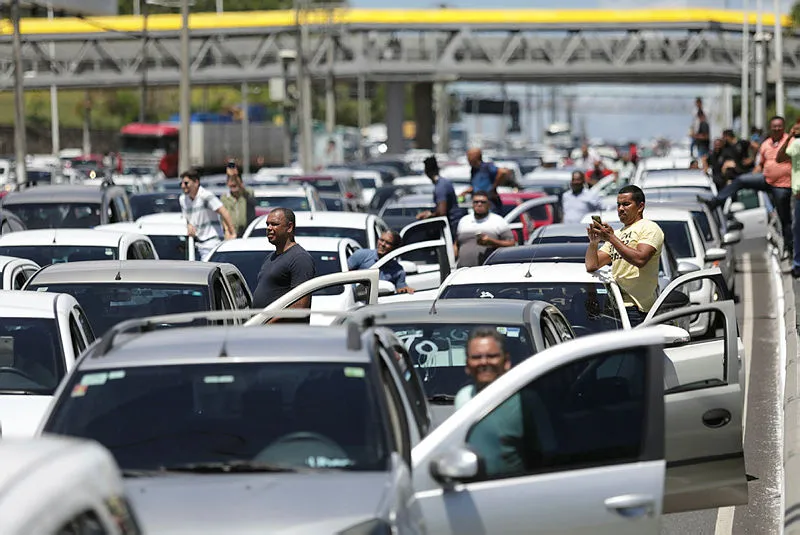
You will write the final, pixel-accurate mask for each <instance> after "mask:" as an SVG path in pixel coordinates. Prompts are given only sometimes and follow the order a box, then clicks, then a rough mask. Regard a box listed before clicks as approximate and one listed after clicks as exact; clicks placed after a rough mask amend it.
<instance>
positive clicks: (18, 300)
mask: <svg viewBox="0 0 800 535" xmlns="http://www.w3.org/2000/svg"><path fill="white" fill-rule="evenodd" d="M64 295H65V294H60V293H50V292H29V291H24V290H3V291H2V292H0V317H4V318H51V319H52V318H55V317H56V315H55V308H56V301H58V299H59V296H64Z"/></svg>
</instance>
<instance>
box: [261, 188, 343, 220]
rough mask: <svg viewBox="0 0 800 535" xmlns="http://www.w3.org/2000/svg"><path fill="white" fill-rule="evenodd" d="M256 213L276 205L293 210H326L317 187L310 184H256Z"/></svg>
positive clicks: (267, 210) (262, 212)
mask: <svg viewBox="0 0 800 535" xmlns="http://www.w3.org/2000/svg"><path fill="white" fill-rule="evenodd" d="M253 197H254V200H255V204H256V215H262V214H264V213H266V212H269V210H271V209H273V208H277V207H279V206H280V207H283V208H289V209H290V210H293V211H294V212H307V211H310V212H320V211H327V210H328V209H327V208H326V207H325V203H324V202H323V201H322V199H321V198H320V196H319V193H318V192H317V189H316V188H315V187H314V186H312V185H310V184H300V185H287V186H256V187H254V188H253Z"/></svg>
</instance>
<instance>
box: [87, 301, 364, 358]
mask: <svg viewBox="0 0 800 535" xmlns="http://www.w3.org/2000/svg"><path fill="white" fill-rule="evenodd" d="M262 312H264V310H263V309H258V308H248V309H241V310H207V311H199V312H184V313H182V314H164V315H160V316H150V317H147V318H136V319H130V320H127V321H123V322H120V323H118V324H116V325H114V326H113V327H111V328H110V329H109V330H108V331H107V332H106V333H105V334H104V335H103V336H101V337H100V338H99V339H98V341H97V345H96V349H95V351H94V353H93V358H96V357H102V356H105V355H107V354H108V352H109V351H111V349H113V347H114V341H115V339H116V338H117V336H119V335H121V334H125V333H129V332H134V333H146V332H150V331H153V330H156V329H157V328H158V327H163V326H165V325H175V324H191V323H192V322H194V321H197V320H207V321H220V320H236V319H248V318H251V317H253V316H256V315H258V314H261V313H262ZM349 312H351V311H346V310H311V309H308V308H290V309H283V310H275V311H271V312H270V317H271V318H292V319H294V318H307V317H309V316H310V315H312V314H315V315H322V316H336V317H341V316H347V321H346V322H345V324H344V325H345V326H346V327H347V348H348V349H350V350H351V351H358V350H359V349H361V332H362V331H363V330H364V329H367V328H370V327H373V326H374V325H375V318H376V317H379V316H378V315H377V314H367V315H364V316H362V317H360V318H359V320H360V321H353V319H352V316H349V315H348V313H349ZM185 326H186V327H207V325H185ZM234 327H241V328H247V327H248V326H245V325H237V326H234Z"/></svg>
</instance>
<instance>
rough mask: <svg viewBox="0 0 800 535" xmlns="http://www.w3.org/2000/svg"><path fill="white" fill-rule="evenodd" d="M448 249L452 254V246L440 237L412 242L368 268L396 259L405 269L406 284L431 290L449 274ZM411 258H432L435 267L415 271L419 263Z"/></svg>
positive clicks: (375, 267) (418, 288) (419, 288)
mask: <svg viewBox="0 0 800 535" xmlns="http://www.w3.org/2000/svg"><path fill="white" fill-rule="evenodd" d="M448 251H449V252H450V254H452V252H453V248H452V246H448V244H447V241H446V240H444V239H442V238H438V239H435V240H429V241H423V242H417V243H412V244H410V245H404V246H402V247H399V248H397V249H395V250H394V251H392V252H391V253H387V254H386V255H384V256H383V258H381V259H380V260H378V261H377V262H375V263H374V264H373V265H372V267H371V268H370V269H380V267H381V266H383V265H384V264H386V263H387V262H390V261H392V260H398V261H399V262H400V263H401V265H402V266H403V267H404V268H405V269H406V284H408V285H409V286H410V287H411V288H413V289H414V290H433V289H435V288H438V287H439V285H440V284H442V282H443V281H444V279H445V278H447V276H448V275H449V274H450V270H451V264H450V257H449V256H448ZM411 258H425V259H434V260H435V261H436V263H435V264H431V265H432V266H433V267H434V268H435V269H427V270H425V271H417V270H416V269H415V268H416V267H418V266H419V264H417V263H416V262H413V261H411V260H410V259H411Z"/></svg>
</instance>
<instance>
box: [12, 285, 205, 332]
mask: <svg viewBox="0 0 800 535" xmlns="http://www.w3.org/2000/svg"><path fill="white" fill-rule="evenodd" d="M26 289H28V290H35V291H38V292H57V293H67V294H70V295H72V296H73V297H75V299H77V300H78V303H80V305H81V307H82V308H83V311H84V312H85V313H86V317H87V318H89V323H90V324H91V326H92V329H93V330H94V331H95V332H96V333H105V332H106V331H107V330H108V329H110V328H111V327H113V326H114V325H116V324H117V323H119V322H121V321H125V320H129V319H134V318H146V317H148V316H158V315H161V314H180V313H182V312H199V311H203V310H208V309H209V298H208V289H207V288H206V287H205V286H197V285H190V284H149V283H148V284H144V283H130V284H123V283H113V284H105V283H78V282H76V283H71V284H38V283H36V281H35V280H32V281H31V284H30V286H28V287H27V288H26Z"/></svg>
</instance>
